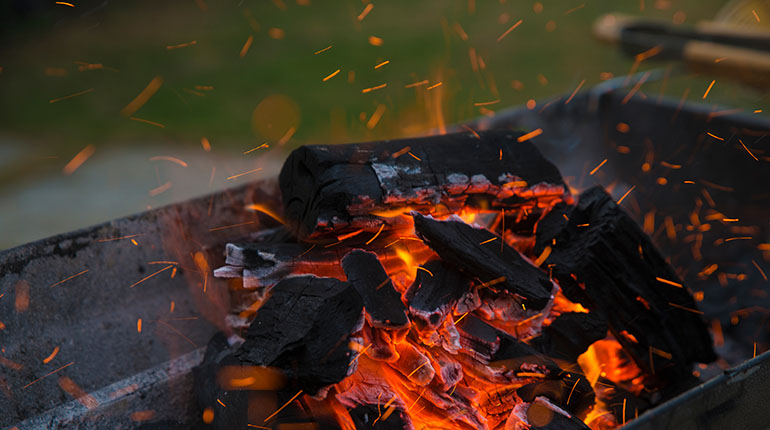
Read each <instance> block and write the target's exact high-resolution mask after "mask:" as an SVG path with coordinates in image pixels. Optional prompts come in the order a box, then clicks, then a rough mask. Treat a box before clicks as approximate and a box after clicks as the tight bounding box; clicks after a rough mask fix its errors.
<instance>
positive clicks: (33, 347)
mask: <svg viewBox="0 0 770 430" xmlns="http://www.w3.org/2000/svg"><path fill="white" fill-rule="evenodd" d="M275 190H276V187H275V183H274V182H269V181H268V182H260V183H257V184H252V185H250V186H246V187H241V188H236V189H232V190H227V191H225V192H222V193H217V194H216V195H213V196H206V197H201V198H198V199H194V200H191V201H188V202H184V203H180V204H176V205H171V206H167V207H164V208H160V209H156V210H151V211H148V212H145V213H142V214H138V215H134V216H129V217H126V218H121V219H117V220H114V221H111V222H108V223H104V224H101V225H97V226H94V227H90V228H86V229H82V230H78V231H75V232H71V233H66V234H62V235H58V236H54V237H51V238H48V239H44V240H41V241H38V242H33V243H31V244H28V245H24V246H21V247H17V248H14V249H10V250H7V251H4V252H2V253H0V321H2V323H3V325H4V328H3V329H2V330H0V348H1V349H0V357H2V358H0V428H1V427H4V426H10V425H12V424H14V423H17V422H20V421H22V420H25V419H29V418H30V417H33V416H36V415H38V414H42V413H44V412H45V411H47V410H51V409H54V408H56V407H59V406H61V405H63V404H66V403H68V402H71V401H72V400H73V394H74V395H75V396H77V395H78V394H77V392H76V391H75V392H74V393H73V394H68V392H67V390H65V389H64V388H68V387H70V385H71V384H69V385H68V383H67V382H68V381H67V380H66V379H65V380H62V379H60V377H64V378H69V379H70V380H71V381H73V382H74V383H75V384H76V385H77V386H78V387H79V388H80V389H81V390H82V391H83V392H85V393H92V392H95V391H97V390H100V389H103V388H104V387H106V386H109V385H110V384H113V383H115V382H116V381H119V380H123V379H125V378H129V377H131V376H134V375H137V374H140V373H142V372H144V371H147V370H148V369H151V368H153V367H156V366H159V365H162V364H163V363H165V362H168V361H170V360H173V359H175V358H178V357H180V356H183V355H185V354H188V353H190V352H191V351H195V350H196V349H198V348H199V347H202V346H205V345H206V342H207V341H208V339H209V338H210V336H211V335H212V334H213V333H214V332H215V331H216V329H217V327H216V326H215V324H212V322H211V321H221V319H222V316H223V314H224V312H225V310H226V309H227V307H228V306H229V301H228V297H229V296H228V294H227V286H226V284H224V283H223V282H221V281H218V280H215V279H214V278H213V277H212V276H210V275H208V276H207V277H205V276H204V275H203V274H202V273H200V272H201V270H200V268H199V266H197V265H196V260H195V258H194V255H195V253H198V252H200V253H201V256H203V257H204V258H205V259H206V260H207V261H210V262H211V263H210V266H217V265H219V264H221V260H222V255H223V249H224V244H225V243H226V242H228V241H230V240H234V239H237V238H242V237H244V236H247V235H248V233H249V232H250V231H255V230H258V229H260V228H261V226H262V224H263V223H269V222H270V221H269V220H267V219H265V218H263V217H262V216H261V215H259V214H258V213H255V212H248V211H245V210H244V206H245V205H246V204H248V203H252V202H258V203H271V204H273V205H275V204H276V203H275V202H276V201H277V200H276V199H277V194H276V191H275ZM240 223H245V224H243V225H240V226H235V227H226V226H228V225H232V224H240ZM220 227H226V228H220ZM211 229H214V230H213V231H210V230H211ZM132 235H136V236H134V237H129V238H124V239H120V240H113V239H115V238H119V237H125V236H132ZM132 239H133V240H135V241H136V245H135V244H134V243H132ZM198 261H200V257H199V259H198ZM166 262H172V263H166ZM204 264H205V263H204ZM168 266H172V268H169V269H167V270H164V271H162V272H160V273H158V274H157V275H155V276H152V277H150V278H148V279H146V280H145V281H143V282H139V281H141V280H142V279H144V278H146V277H148V276H149V275H151V274H153V273H154V272H156V271H158V270H161V269H163V268H165V267H168ZM173 268H176V269H177V273H176V274H175V275H176V276H175V277H174V278H173V279H172V278H171V273H172V270H173ZM86 270H87V272H83V271H86ZM78 273H82V274H80V275H78V276H75V277H73V278H71V279H69V280H66V281H64V282H61V281H63V280H65V279H67V278H70V277H71V276H73V275H76V274H78ZM204 277H205V278H206V279H204ZM137 282H139V283H138V284H137ZM204 283H205V284H206V292H205V293H204V291H203V285H204ZM134 284H136V285H134ZM132 285H133V286H132ZM25 290H26V291H25ZM172 301H173V303H174V311H173V313H172V312H171V311H170V310H171V302H172ZM27 303H28V304H27ZM139 318H142V320H143V324H142V325H143V328H142V331H141V333H139V332H138V330H137V320H138V319H139ZM57 347H58V348H59V352H58V354H57V355H56V356H55V357H54V358H53V360H51V361H50V362H48V363H44V359H46V357H48V356H49V355H51V354H52V352H53V351H54V349H55V348H57ZM68 364H69V366H67V365H68ZM63 366H67V367H65V368H63V369H61V370H59V371H58V372H56V373H54V374H50V373H51V372H54V371H56V370H57V369H60V368H61V367H63ZM35 381H37V382H35ZM30 384H31V385H30ZM129 385H130V384H129ZM161 385H162V384H161ZM182 385H184V384H182ZM131 388H132V387H130V386H129V388H128V389H127V390H128V391H123V392H117V393H113V396H114V397H120V396H125V395H127V394H130V391H131ZM133 388H137V387H133ZM180 389H182V390H186V391H189V387H187V388H184V387H179V386H174V385H173V384H171V385H169V386H168V387H161V386H156V387H155V394H154V395H153V396H152V398H154V399H155V400H157V401H156V402H153V403H152V404H147V403H145V404H144V406H143V407H144V409H156V414H155V415H156V418H161V417H163V415H164V414H165V413H167V412H169V411H168V410H163V409H164V408H165V409H169V407H170V406H171V405H174V404H178V403H179V402H178V401H175V400H174V399H176V398H177V397H179V393H178V392H175V390H177V391H178V390H180ZM68 390H69V391H70V392H72V391H73V390H72V389H71V388H68ZM182 394H185V393H182ZM187 394H188V396H187V397H189V393H187ZM98 403H99V402H97V403H96V404H98ZM96 404H90V405H89V407H90V408H92V409H93V407H94V406H95V405H96ZM112 412H113V413H117V411H112ZM131 412H134V411H132V410H122V411H120V414H119V415H120V420H119V421H120V422H121V423H122V424H123V425H124V426H130V425H131V424H132V422H131V421H130V413H131ZM59 425H60V426H62V428H70V427H69V426H67V425H66V423H65V424H61V423H60V424H59ZM46 427H47V426H46Z"/></svg>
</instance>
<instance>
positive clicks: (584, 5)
mask: <svg viewBox="0 0 770 430" xmlns="http://www.w3.org/2000/svg"><path fill="white" fill-rule="evenodd" d="M584 7H586V4H585V3H583V4H581V5H580V6H577V7H573V8H572V9H570V10H568V11H566V12H564V15H569V14H571V13H572V12H575V11H577V10H580V9H583V8H584ZM567 403H569V402H567Z"/></svg>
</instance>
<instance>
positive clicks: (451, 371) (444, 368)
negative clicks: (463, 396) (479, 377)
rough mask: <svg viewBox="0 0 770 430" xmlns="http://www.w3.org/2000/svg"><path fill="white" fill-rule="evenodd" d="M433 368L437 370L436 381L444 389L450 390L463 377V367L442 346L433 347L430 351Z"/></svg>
mask: <svg viewBox="0 0 770 430" xmlns="http://www.w3.org/2000/svg"><path fill="white" fill-rule="evenodd" d="M429 354H430V357H431V360H432V361H431V362H432V363H433V368H434V369H435V370H436V379H434V381H436V382H438V383H439V384H441V385H442V388H444V390H449V389H451V388H452V387H454V386H455V385H456V384H457V383H458V382H460V381H461V380H462V379H463V367H462V366H461V365H460V363H458V362H457V361H456V360H455V359H453V358H452V357H451V356H450V355H449V354H447V353H446V351H444V350H443V349H441V348H432V349H431V350H430V351H429Z"/></svg>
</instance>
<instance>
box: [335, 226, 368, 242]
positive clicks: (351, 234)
mask: <svg viewBox="0 0 770 430" xmlns="http://www.w3.org/2000/svg"><path fill="white" fill-rule="evenodd" d="M363 232H364V229H358V230H356V231H352V232H350V233H345V234H341V235H339V236H337V240H339V241H343V240H347V239H350V238H351V237H355V236H358V235H359V234H361V233H363Z"/></svg>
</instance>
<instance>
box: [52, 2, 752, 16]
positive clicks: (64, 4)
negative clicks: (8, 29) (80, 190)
mask: <svg viewBox="0 0 770 430" xmlns="http://www.w3.org/2000/svg"><path fill="white" fill-rule="evenodd" d="M56 4H60V5H62V6H69V7H75V5H74V4H72V3H67V2H66V1H57V2H56ZM755 15H756V14H755Z"/></svg>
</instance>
